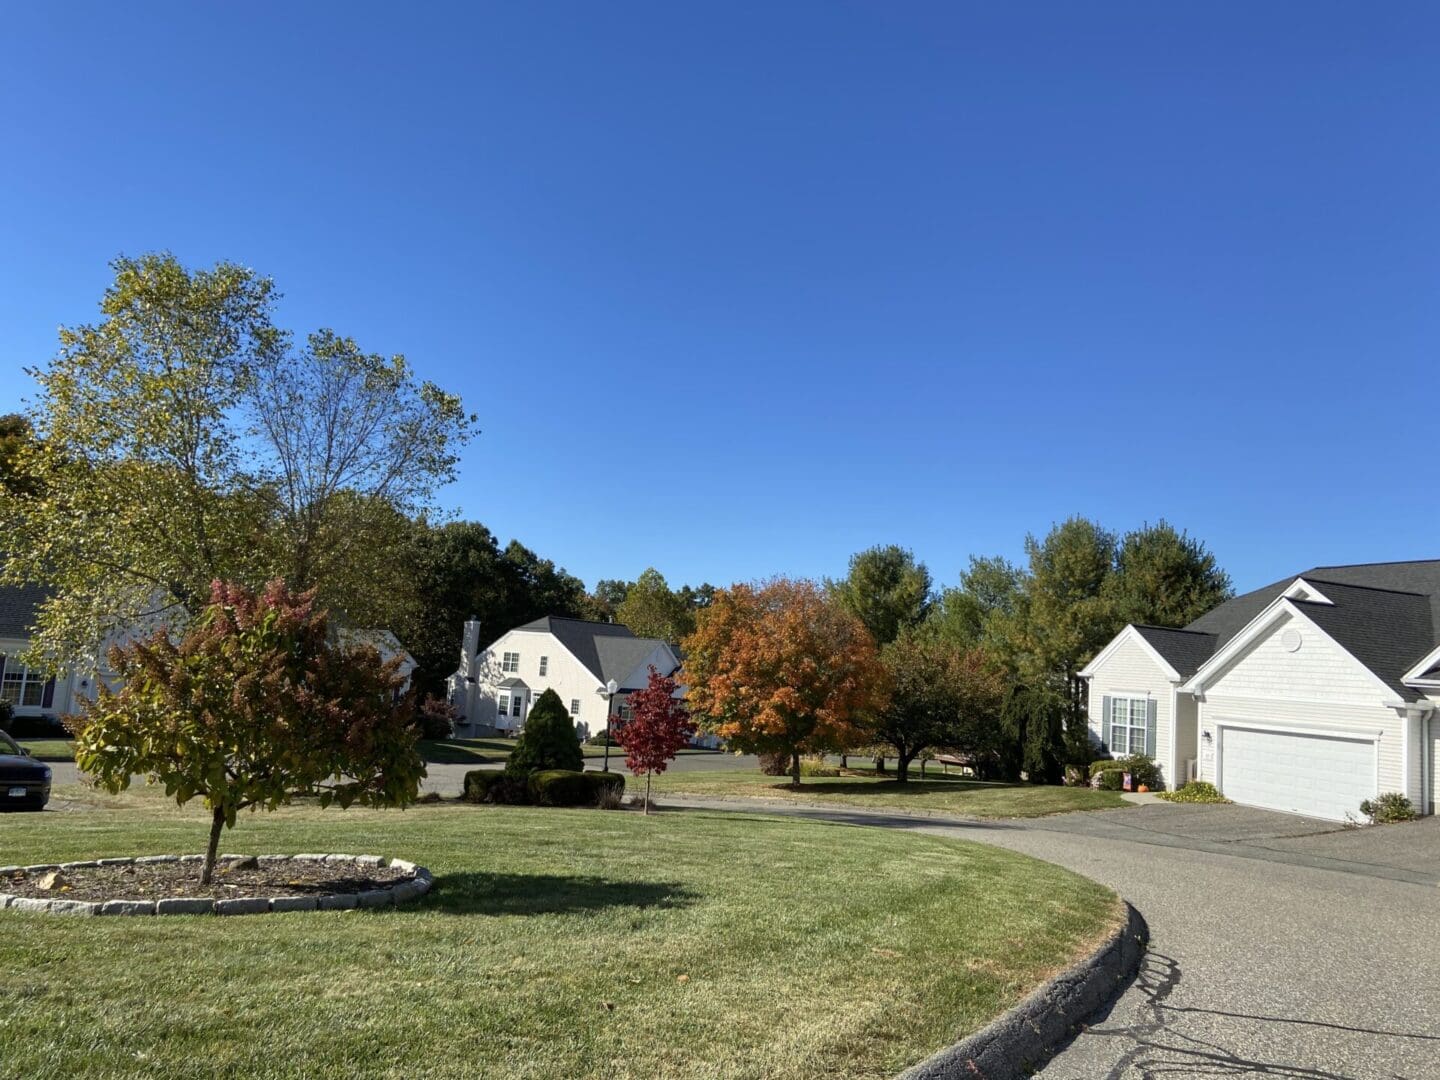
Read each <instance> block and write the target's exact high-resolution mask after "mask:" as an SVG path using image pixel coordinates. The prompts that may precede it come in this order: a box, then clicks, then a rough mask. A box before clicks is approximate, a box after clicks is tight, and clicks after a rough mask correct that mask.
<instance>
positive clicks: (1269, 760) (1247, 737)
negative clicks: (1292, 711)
mask: <svg viewBox="0 0 1440 1080" xmlns="http://www.w3.org/2000/svg"><path fill="white" fill-rule="evenodd" d="M1220 790H1221V791H1222V792H1223V793H1224V794H1225V797H1226V798H1228V799H1233V800H1234V801H1235V802H1237V803H1244V804H1246V805H1247V806H1263V807H1265V808H1267V809H1269V810H1284V811H1286V812H1288V813H1292V814H1306V815H1308V816H1310V817H1321V818H1331V819H1333V820H1335V821H1343V820H1344V819H1345V815H1346V814H1347V813H1349V814H1352V815H1354V816H1355V817H1359V816H1360V802H1361V800H1363V799H1373V798H1374V797H1375V744H1374V743H1373V742H1370V741H1369V740H1364V739H1342V738H1335V737H1334V736H1330V735H1300V734H1296V733H1292V732H1285V731H1261V730H1259V729H1257V728H1242V727H1222V728H1221V729H1220Z"/></svg>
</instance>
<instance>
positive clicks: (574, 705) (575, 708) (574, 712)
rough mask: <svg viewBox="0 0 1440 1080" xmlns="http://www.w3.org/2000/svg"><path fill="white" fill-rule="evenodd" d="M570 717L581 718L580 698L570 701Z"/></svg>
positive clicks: (573, 698)
mask: <svg viewBox="0 0 1440 1080" xmlns="http://www.w3.org/2000/svg"><path fill="white" fill-rule="evenodd" d="M570 715H571V716H579V715H580V699H579V698H578V697H572V698H571V699H570Z"/></svg>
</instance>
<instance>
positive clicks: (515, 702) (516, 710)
mask: <svg viewBox="0 0 1440 1080" xmlns="http://www.w3.org/2000/svg"><path fill="white" fill-rule="evenodd" d="M520 704H521V702H520V695H519V694H516V695H515V696H514V697H512V698H511V699H510V715H511V716H519V715H520Z"/></svg>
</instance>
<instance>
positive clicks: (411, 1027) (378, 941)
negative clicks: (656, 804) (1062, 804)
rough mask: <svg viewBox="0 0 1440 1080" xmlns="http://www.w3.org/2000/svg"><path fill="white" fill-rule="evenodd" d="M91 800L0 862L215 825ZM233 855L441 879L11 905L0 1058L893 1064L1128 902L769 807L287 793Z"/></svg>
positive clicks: (362, 1069) (356, 1068) (989, 1011)
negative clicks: (358, 803)
mask: <svg viewBox="0 0 1440 1080" xmlns="http://www.w3.org/2000/svg"><path fill="white" fill-rule="evenodd" d="M61 794H62V796H67V795H71V794H73V791H72V792H62V793H61ZM84 802H85V803H88V804H89V805H90V806H91V807H92V809H80V810H74V811H72V812H67V813H51V814H43V815H41V814H36V815H28V816H25V817H21V816H18V815H10V816H7V817H6V818H5V819H3V821H0V842H3V856H4V861H5V862H7V863H9V862H16V863H35V862H40V861H42V860H46V861H61V860H80V859H89V858H96V857H105V856H111V855H119V854H126V855H129V854H145V853H157V854H158V853H164V852H172V851H177V850H184V849H185V848H186V847H187V846H190V845H193V843H194V840H195V836H196V830H197V829H201V830H203V827H204V822H205V818H204V816H203V814H202V813H201V812H199V811H197V810H190V809H187V810H177V809H175V808H174V807H172V806H170V805H169V804H167V803H165V802H163V801H162V800H161V799H159V798H156V797H153V796H150V795H147V794H143V793H133V792H132V793H127V794H126V795H125V796H122V797H120V798H118V799H113V800H111V799H104V798H102V797H99V796H94V795H87V796H85V797H84ZM72 805H75V804H74V803H72ZM112 806H113V807H119V809H107V807H112ZM225 845H226V847H227V848H228V849H231V850H233V849H235V848H236V847H239V848H240V849H241V850H256V851H274V852H286V851H290V852H305V851H326V850H329V851H355V850H362V851H365V850H368V851H386V852H403V853H404V855H405V857H406V858H407V859H412V860H414V861H416V862H417V863H421V864H423V865H425V866H427V867H429V868H430V869H431V871H432V872H433V873H434V875H435V887H434V890H433V891H432V892H431V894H430V895H429V896H427V897H425V898H424V899H423V900H420V901H418V902H416V903H414V904H412V905H409V906H406V907H402V908H389V909H382V910H377V911H351V912H323V911H322V912H307V913H303V914H281V915H270V916H267V917H265V918H258V919H223V918H213V917H199V916H196V917H186V916H181V917H174V918H163V919H113V920H111V919H103V918H101V919H83V920H75V919H59V918H51V917H46V916H42V915H31V914H25V913H15V912H11V911H6V912H0V971H4V972H6V977H5V978H4V979H3V980H0V1061H4V1062H5V1065H6V1070H7V1072H13V1073H15V1074H16V1075H67V1076H101V1075H106V1076H113V1075H121V1074H126V1075H128V1074H144V1075H145V1076H147V1077H149V1076H158V1077H181V1076H192V1075H194V1067H195V1066H194V1063H195V1062H196V1061H204V1062H205V1063H206V1071H207V1072H208V1073H217V1074H224V1075H237V1076H242V1075H243V1076H253V1077H282V1076H283V1077H290V1076H294V1077H312V1076H335V1075H347V1076H392V1075H407V1076H409V1075H414V1076H427V1077H428V1076H456V1077H460V1076H476V1075H484V1076H487V1077H494V1078H502V1080H510V1078H517V1080H518V1078H521V1077H524V1078H537V1080H538V1078H542V1077H544V1078H548V1077H556V1076H564V1077H589V1076H595V1077H600V1076H604V1077H635V1078H639V1077H646V1078H650V1077H655V1076H666V1077H694V1078H701V1077H704V1078H710V1077H766V1078H772V1077H773V1078H785V1077H796V1078H798V1077H806V1078H809V1077H813V1076H816V1075H843V1076H846V1077H891V1076H893V1075H895V1074H896V1073H898V1072H900V1071H901V1070H902V1069H904V1068H905V1067H906V1066H908V1065H911V1064H914V1063H916V1062H918V1061H920V1060H922V1059H923V1058H925V1057H926V1056H928V1055H929V1054H930V1053H932V1052H934V1051H936V1050H938V1049H940V1048H942V1047H944V1046H947V1045H949V1044H950V1043H952V1042H953V1041H955V1040H956V1039H957V1038H959V1037H961V1036H963V1035H965V1034H967V1033H969V1032H971V1031H973V1030H975V1029H976V1028H977V1027H979V1026H982V1025H983V1024H984V1023H986V1022H987V1021H988V1020H989V1019H990V1018H992V1017H993V1016H994V1015H996V1014H997V1013H999V1012H1001V1011H1003V1010H1004V1009H1006V1008H1008V1007H1010V1006H1011V1005H1013V1004H1015V1003H1016V1002H1017V1001H1019V1000H1020V999H1021V997H1023V996H1024V995H1025V994H1026V993H1027V992H1028V991H1029V990H1030V989H1032V988H1033V987H1035V986H1036V985H1037V984H1039V983H1040V982H1042V981H1043V980H1045V979H1046V978H1047V977H1049V976H1050V975H1052V974H1054V973H1055V972H1056V971H1057V970H1059V969H1062V968H1064V967H1066V966H1068V965H1069V964H1070V963H1071V962H1073V961H1074V960H1076V959H1078V958H1079V957H1081V956H1083V955H1086V954H1088V953H1089V952H1090V951H1091V950H1092V949H1093V948H1094V947H1095V946H1096V945H1097V944H1098V943H1099V942H1100V941H1101V940H1102V939H1103V938H1104V937H1105V936H1106V934H1107V933H1108V932H1109V931H1110V930H1111V929H1113V928H1114V927H1115V926H1116V925H1118V922H1119V919H1120V918H1121V907H1120V905H1119V903H1118V901H1117V899H1116V898H1115V896H1114V895H1113V894H1112V893H1110V892H1109V891H1108V890H1106V889H1104V888H1103V887H1101V886H1099V885H1097V884H1095V883H1093V882H1090V881H1087V880H1085V879H1083V878H1080V877H1078V876H1076V875H1074V874H1071V873H1069V872H1067V871H1064V870H1061V869H1059V868H1057V867H1054V866H1050V865H1048V864H1045V863H1040V862H1036V861H1033V860H1030V859H1027V858H1024V857H1021V856H1018V855H1014V854H1011V853H1008V852H1004V851H1000V850H998V849H994V848H989V847H985V846H982V845H978V844H969V843H961V842H956V841H951V840H946V839H941V838H937V837H928V836H922V835H917V834H910V833H903V834H896V833H893V832H881V831H879V830H871V829H861V828H851V827H845V826H836V825H824V824H814V823H808V822H791V821H776V820H771V819H766V818H763V817H757V816H753V815H744V816H741V815H725V814H711V813H698V812H694V813H692V812H686V813H669V814H661V815H657V816H652V817H650V818H645V817H642V816H641V815H639V814H634V813H621V812H604V811H596V810H556V809H525V808H510V807H480V806H468V805H456V804H442V805H429V806H420V807H416V808H413V809H411V810H408V811H404V812H400V811H382V812H375V811H368V810H349V811H343V812H341V811H336V810H327V811H318V810H315V809H313V808H300V807H296V808H290V809H285V810H281V811H278V812H276V813H274V814H268V815H249V814H244V815H241V818H240V822H239V825H238V827H237V828H236V829H235V830H234V832H233V833H231V834H228V835H227V836H226V841H225Z"/></svg>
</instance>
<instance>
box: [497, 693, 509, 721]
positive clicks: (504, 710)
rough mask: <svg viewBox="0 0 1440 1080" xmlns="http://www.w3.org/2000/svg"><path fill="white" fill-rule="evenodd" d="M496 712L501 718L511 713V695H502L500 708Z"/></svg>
mask: <svg viewBox="0 0 1440 1080" xmlns="http://www.w3.org/2000/svg"><path fill="white" fill-rule="evenodd" d="M496 711H497V712H498V713H499V714H500V715H501V716H505V715H507V714H508V713H509V712H510V695H509V694H501V695H500V708H499V709H497V710H496Z"/></svg>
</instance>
